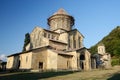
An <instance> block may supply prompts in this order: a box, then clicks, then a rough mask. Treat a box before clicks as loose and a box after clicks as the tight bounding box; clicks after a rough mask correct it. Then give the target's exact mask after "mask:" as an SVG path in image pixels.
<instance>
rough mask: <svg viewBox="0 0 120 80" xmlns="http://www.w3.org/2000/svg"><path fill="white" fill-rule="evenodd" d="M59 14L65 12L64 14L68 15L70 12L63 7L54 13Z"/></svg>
mask: <svg viewBox="0 0 120 80" xmlns="http://www.w3.org/2000/svg"><path fill="white" fill-rule="evenodd" d="M57 14H64V15H68V13H67V12H66V11H65V10H64V9H63V8H60V9H59V10H58V11H57V12H55V13H54V14H53V15H57Z"/></svg>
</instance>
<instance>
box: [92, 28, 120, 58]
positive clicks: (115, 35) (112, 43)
mask: <svg viewBox="0 0 120 80" xmlns="http://www.w3.org/2000/svg"><path fill="white" fill-rule="evenodd" d="M101 42H102V43H103V44H104V45H105V47H106V52H108V53H110V54H111V56H116V57H117V56H120V26H117V27H116V28H115V29H113V30H112V31H111V32H110V33H109V34H108V35H107V36H105V37H104V38H103V39H102V40H101V41H99V42H98V43H97V44H96V45H94V46H92V47H91V48H90V52H91V53H92V54H94V53H96V52H97V45H98V44H99V43H101Z"/></svg>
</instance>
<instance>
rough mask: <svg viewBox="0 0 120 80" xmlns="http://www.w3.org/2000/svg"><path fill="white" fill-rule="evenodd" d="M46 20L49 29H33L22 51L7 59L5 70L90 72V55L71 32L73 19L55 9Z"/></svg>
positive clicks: (81, 40)
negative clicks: (24, 49)
mask: <svg viewBox="0 0 120 80" xmlns="http://www.w3.org/2000/svg"><path fill="white" fill-rule="evenodd" d="M47 20H48V25H49V27H50V29H49V30H47V29H43V28H41V27H35V28H34V29H33V31H32V32H31V33H30V43H29V44H28V45H27V46H26V51H24V52H20V53H16V54H11V55H9V56H8V59H7V69H28V70H90V69H91V54H90V52H89V51H88V50H87V49H86V48H85V47H84V46H83V39H84V36H83V35H82V34H81V33H80V32H79V31H78V30H77V29H73V28H72V27H73V25H74V21H75V20H74V17H72V16H70V15H69V14H68V13H67V12H66V11H65V10H64V9H59V10H58V11H57V12H55V13H54V14H53V15H52V16H50V17H49V18H48V19H47Z"/></svg>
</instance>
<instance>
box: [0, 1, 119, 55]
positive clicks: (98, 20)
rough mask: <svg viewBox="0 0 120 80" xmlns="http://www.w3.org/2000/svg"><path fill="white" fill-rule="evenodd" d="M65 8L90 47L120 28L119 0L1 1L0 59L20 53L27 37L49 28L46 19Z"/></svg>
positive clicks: (86, 44) (86, 45)
mask: <svg viewBox="0 0 120 80" xmlns="http://www.w3.org/2000/svg"><path fill="white" fill-rule="evenodd" d="M60 8H63V9H64V10H65V11H66V12H67V13H68V14H69V15H71V16H73V17H74V19H75V25H74V26H73V27H74V28H77V29H78V30H79V31H80V32H81V33H82V34H83V35H84V37H85V38H84V46H85V47H87V48H90V47H91V46H93V45H95V44H96V43H97V42H99V41H100V40H101V39H102V38H103V37H104V36H106V35H108V34H109V32H110V31H111V30H112V29H114V28H115V27H116V26H120V0H0V56H5V55H6V56H7V55H10V54H13V53H17V52H21V51H22V48H23V44H24V38H25V34H26V33H27V32H29V33H31V32H32V30H33V29H34V28H35V27H36V26H40V27H42V28H45V29H48V27H49V26H48V25H47V18H49V17H50V16H51V15H52V14H54V13H55V12H56V11H58V10H59V9H60Z"/></svg>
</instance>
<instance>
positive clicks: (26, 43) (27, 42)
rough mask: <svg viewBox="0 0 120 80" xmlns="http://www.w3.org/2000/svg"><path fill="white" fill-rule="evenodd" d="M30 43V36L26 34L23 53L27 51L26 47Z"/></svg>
mask: <svg viewBox="0 0 120 80" xmlns="http://www.w3.org/2000/svg"><path fill="white" fill-rule="evenodd" d="M29 43H30V34H29V33H26V34H25V39H24V46H23V50H22V51H26V49H25V47H26V46H27V45H28V44H29Z"/></svg>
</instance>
